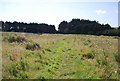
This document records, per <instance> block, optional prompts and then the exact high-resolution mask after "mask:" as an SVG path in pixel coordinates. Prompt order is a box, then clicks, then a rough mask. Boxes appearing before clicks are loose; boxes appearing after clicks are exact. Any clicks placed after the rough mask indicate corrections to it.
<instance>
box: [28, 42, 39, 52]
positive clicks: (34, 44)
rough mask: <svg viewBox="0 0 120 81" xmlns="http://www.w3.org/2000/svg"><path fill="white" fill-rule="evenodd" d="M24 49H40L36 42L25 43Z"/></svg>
mask: <svg viewBox="0 0 120 81" xmlns="http://www.w3.org/2000/svg"><path fill="white" fill-rule="evenodd" d="M26 49H27V50H32V51H33V50H38V49H40V45H39V44H37V43H29V44H27V45H26Z"/></svg>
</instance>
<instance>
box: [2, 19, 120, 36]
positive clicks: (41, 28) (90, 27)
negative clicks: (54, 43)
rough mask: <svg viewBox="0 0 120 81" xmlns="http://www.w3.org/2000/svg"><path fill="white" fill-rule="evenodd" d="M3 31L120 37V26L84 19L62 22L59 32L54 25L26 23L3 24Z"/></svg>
mask: <svg viewBox="0 0 120 81" xmlns="http://www.w3.org/2000/svg"><path fill="white" fill-rule="evenodd" d="M1 24H2V31H5V32H27V33H55V34H56V33H59V34H89V35H109V36H120V26H119V27H118V28H113V27H111V26H110V25H109V24H100V23H99V22H98V21H90V20H84V19H72V20H71V21H70V22H67V21H65V20H64V21H62V22H60V24H59V27H58V31H57V30H56V29H55V26H54V25H48V24H46V23H40V24H38V23H24V22H17V21H14V22H7V21H6V22H3V21H1Z"/></svg>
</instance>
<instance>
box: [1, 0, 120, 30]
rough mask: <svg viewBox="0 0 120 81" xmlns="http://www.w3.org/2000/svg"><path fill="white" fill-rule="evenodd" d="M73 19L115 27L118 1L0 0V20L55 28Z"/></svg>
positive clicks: (116, 24)
mask: <svg viewBox="0 0 120 81" xmlns="http://www.w3.org/2000/svg"><path fill="white" fill-rule="evenodd" d="M73 18H79V19H89V20H96V21H98V22H99V23H101V24H107V23H108V24H110V25H111V26H113V27H117V26H118V1H117V0H114V2H113V1H106V2H103V1H102V2H100V1H98V2H95V1H94V0H93V1H89V2H88V1H84V2H83V1H79V0H69V1H68V0H0V20H3V21H12V22H13V21H20V22H27V23H29V22H37V23H47V24H53V25H55V26H56V28H57V27H58V25H59V23H60V22H62V21H63V20H66V21H68V22H70V21H71V20H72V19H73Z"/></svg>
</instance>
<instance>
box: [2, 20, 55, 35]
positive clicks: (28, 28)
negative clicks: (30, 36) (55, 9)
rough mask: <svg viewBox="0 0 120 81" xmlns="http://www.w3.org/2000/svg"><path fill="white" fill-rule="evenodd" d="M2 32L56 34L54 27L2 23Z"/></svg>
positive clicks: (35, 24)
mask: <svg viewBox="0 0 120 81" xmlns="http://www.w3.org/2000/svg"><path fill="white" fill-rule="evenodd" d="M2 31H5V32H27V33H56V29H55V26H54V25H48V24H45V23H41V24H38V23H24V22H17V21H14V22H2Z"/></svg>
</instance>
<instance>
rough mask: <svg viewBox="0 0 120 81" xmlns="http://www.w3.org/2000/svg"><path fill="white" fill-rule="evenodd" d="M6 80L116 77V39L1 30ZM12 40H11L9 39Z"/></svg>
mask: <svg viewBox="0 0 120 81" xmlns="http://www.w3.org/2000/svg"><path fill="white" fill-rule="evenodd" d="M2 40H3V42H2V60H3V65H2V67H3V70H2V71H3V72H2V73H3V74H2V75H3V78H5V79H8V78H9V79H118V76H119V71H118V64H119V56H118V41H117V40H118V39H117V38H116V37H110V36H93V35H73V34H72V35H71V34H67V35H63V34H32V33H13V32H11V33H10V32H3V39H2ZM11 41H12V42H11Z"/></svg>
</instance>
